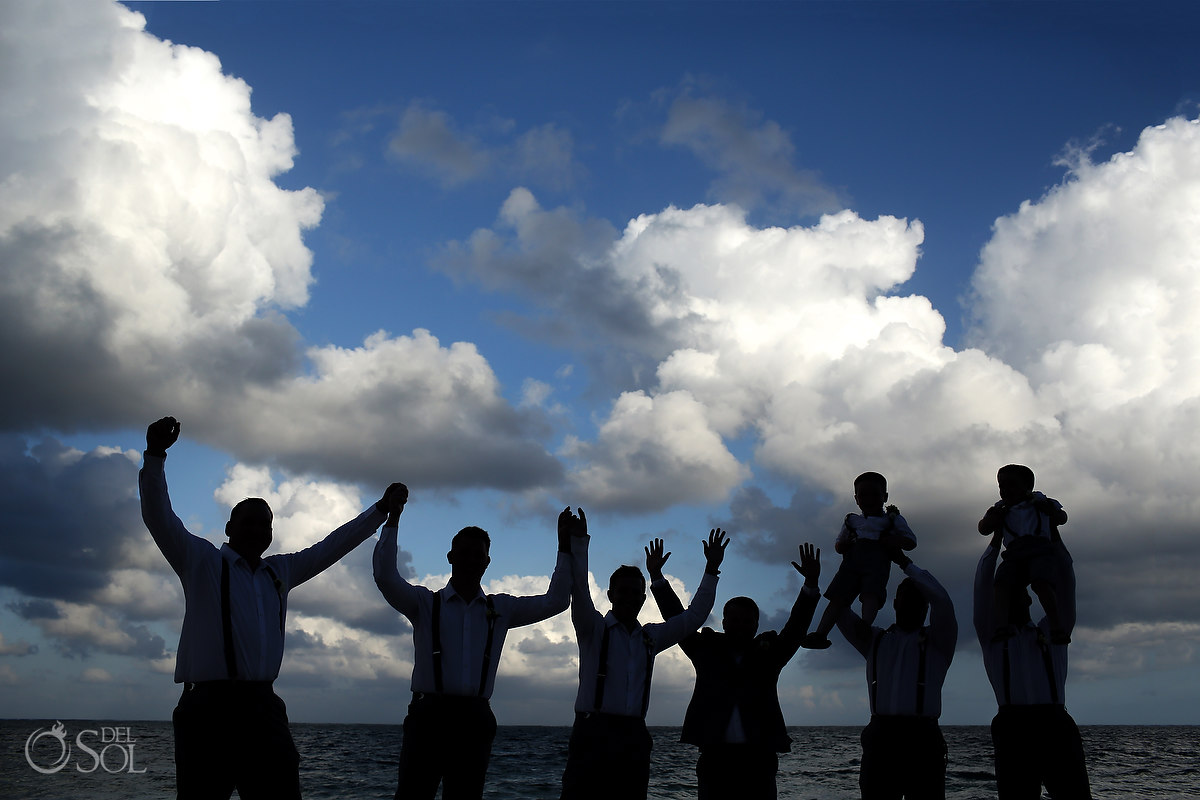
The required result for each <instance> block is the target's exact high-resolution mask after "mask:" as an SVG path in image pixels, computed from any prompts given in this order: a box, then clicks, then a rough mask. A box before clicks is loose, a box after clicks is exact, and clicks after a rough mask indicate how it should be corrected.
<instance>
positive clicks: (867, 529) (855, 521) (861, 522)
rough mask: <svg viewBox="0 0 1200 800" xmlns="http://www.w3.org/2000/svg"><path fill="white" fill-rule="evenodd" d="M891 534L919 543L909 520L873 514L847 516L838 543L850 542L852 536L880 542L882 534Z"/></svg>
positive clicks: (839, 532) (902, 517) (898, 516)
mask: <svg viewBox="0 0 1200 800" xmlns="http://www.w3.org/2000/svg"><path fill="white" fill-rule="evenodd" d="M885 532H891V533H895V534H898V535H900V536H902V537H903V538H905V539H907V540H908V541H910V542H912V543H913V544H914V545H915V544H916V543H917V536H916V534H915V533H913V530H912V528H910V527H909V526H908V520H906V519H905V518H904V516H903V515H902V514H897V515H896V516H895V518H892V517H891V516H889V515H888V514H883V515H882V516H879V515H875V514H872V515H870V516H866V515H865V514H847V515H846V519H845V521H844V522H842V529H841V530H840V531H838V535H837V542H839V543H843V542H847V541H849V540H850V537H851V535H853V536H855V537H857V538H859V539H871V540H874V541H879V535H880V534H881V533H885Z"/></svg>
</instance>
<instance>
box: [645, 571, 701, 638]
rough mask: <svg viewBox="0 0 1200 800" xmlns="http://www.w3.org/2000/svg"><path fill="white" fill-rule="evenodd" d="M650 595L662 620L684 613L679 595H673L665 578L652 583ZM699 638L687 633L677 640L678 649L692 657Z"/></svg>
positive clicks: (673, 591)
mask: <svg viewBox="0 0 1200 800" xmlns="http://www.w3.org/2000/svg"><path fill="white" fill-rule="evenodd" d="M650 593H651V594H652V595H654V602H655V604H657V605H658V611H659V613H660V614H662V616H663V619H664V620H667V619H671V618H672V617H677V616H679V615H680V614H682V613H683V612H684V608H683V601H681V600H680V599H679V595H677V594H675V587H673V586H671V582H670V581H668V580H667V579H666V578H662V579H660V580H656V581H652V582H651V583H650ZM699 636H700V634H698V633H689V634H688V635H687V636H685V637H683V638H682V639H680V640H679V647H680V648H681V649H682V650H683V652H684V653H685V654H686V655H687V656H688V658H691V657H692V656H693V655H694V653H695V651H696V647H697V645H698V643H699V642H698V640H699Z"/></svg>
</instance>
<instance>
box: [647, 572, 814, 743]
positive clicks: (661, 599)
mask: <svg viewBox="0 0 1200 800" xmlns="http://www.w3.org/2000/svg"><path fill="white" fill-rule="evenodd" d="M652 592H653V594H654V600H655V602H656V603H658V607H659V610H660V611H662V615H663V617H664V618H669V617H673V616H675V615H676V614H681V613H683V604H682V603H681V602H680V601H679V598H678V597H677V596H676V595H675V592H674V590H673V589H671V587H670V585H669V584H666V583H662V584H659V585H658V586H653V587H652ZM819 599H820V593H819V592H815V591H814V592H811V593H807V592H803V591H802V592H801V593H800V595H799V596H798V597H797V598H796V602H795V604H793V605H792V613H791V615H790V616H789V617H788V621H787V624H786V625H784V626H783V631H781V632H780V633H776V632H775V631H766V632H764V633H760V634H759V635H758V636H756V637H754V640H753V642H752V643H751V645H750V647H749V648H747V649H746V650H745V651H744V652H743V653H742V661H741V663H740V664H739V663H738V662H737V660H736V658H735V655H736V654H735V653H734V649H733V647H732V646H730V642H729V637H728V636H727V635H726V634H724V633H718V632H717V631H714V630H713V629H712V628H704V629H703V630H701V631H699V632H697V633H693V634H691V635H690V636H688V637H687V638H686V639H684V640H683V641H682V642H680V643H679V646H680V647H682V648H683V652H684V653H686V654H687V657H688V658H690V659H691V660H692V665H693V666H695V668H696V688H695V689H694V690H693V691H692V700H691V702H690V703H688V709H687V714H686V715H685V716H684V720H683V735H682V736H681V737H680V741H682V742H686V743H687V744H694V745H697V746H699V747H706V746H708V745H714V744H722V743H723V742H724V738H725V730H726V729H727V728H728V727H729V718H730V717H731V716H732V715H733V709H734V706H735V705H736V706H737V708H738V711H739V713H740V715H741V720H742V729H743V730H744V731H745V733H746V742H747V743H748V744H751V745H757V746H762V747H769V748H771V749H772V750H773V751H774V752H777V753H786V752H789V751H790V750H791V749H792V740H791V738H790V737H789V736H788V735H787V729H786V727H785V725H784V721H783V711H782V710H780V708H779V693H778V683H779V673H780V672H781V671H782V670H783V668H784V666H786V665H787V663H788V661H790V660H791V658H792V656H793V655H795V654H796V650H797V649H798V648H799V647H800V640H801V639H803V638H804V634H805V632H806V631H807V630H808V626H809V623H811V622H812V617H813V612H814V611H815V610H816V607H817V601H818V600H819Z"/></svg>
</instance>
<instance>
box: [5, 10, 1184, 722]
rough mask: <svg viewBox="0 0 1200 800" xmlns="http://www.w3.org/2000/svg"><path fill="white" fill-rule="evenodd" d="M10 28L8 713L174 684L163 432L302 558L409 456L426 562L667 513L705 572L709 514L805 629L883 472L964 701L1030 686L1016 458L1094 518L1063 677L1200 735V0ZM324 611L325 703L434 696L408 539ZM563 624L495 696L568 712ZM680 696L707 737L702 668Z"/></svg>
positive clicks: (324, 585)
mask: <svg viewBox="0 0 1200 800" xmlns="http://www.w3.org/2000/svg"><path fill="white" fill-rule="evenodd" d="M2 13H3V15H4V22H3V24H2V26H0V31H2V32H3V33H2V35H3V37H4V40H3V41H4V46H3V49H2V50H0V52H2V53H3V56H2V57H3V68H2V69H0V86H3V90H4V95H5V97H6V102H5V104H4V108H3V109H0V164H2V165H3V170H2V173H0V174H2V177H0V199H2V202H0V209H2V210H0V269H2V270H3V271H4V280H3V282H0V285H3V287H4V289H3V290H2V291H0V302H2V303H3V308H0V319H2V320H3V322H2V323H0V325H2V327H0V330H2V331H3V333H2V335H3V337H4V341H5V347H4V353H5V356H4V364H5V369H6V372H7V374H9V375H10V376H11V377H10V380H9V382H8V384H9V387H10V388H9V390H8V392H7V393H6V397H5V398H4V401H3V402H0V421H2V422H3V425H4V434H3V437H4V438H3V441H4V445H5V446H4V451H3V452H4V457H3V459H2V461H0V469H2V470H3V471H4V472H5V474H6V477H7V478H8V480H6V481H3V482H2V483H3V485H4V486H5V487H6V489H5V490H4V496H3V501H2V502H0V515H3V518H4V521H3V525H0V536H2V537H3V541H4V545H3V548H2V549H0V553H2V555H0V601H2V602H0V635H2V637H3V638H2V640H0V698H3V701H4V707H5V708H6V709H7V713H8V714H9V715H10V716H17V717H26V716H28V717H39V718H43V717H63V718H67V717H71V718H85V719H86V718H125V719H136V718H166V716H167V715H168V714H169V713H170V710H171V708H172V707H173V703H174V696H175V693H176V689H175V687H174V685H173V684H172V683H171V677H170V675H171V671H172V668H173V657H174V648H175V645H176V642H177V637H178V626H179V619H180V615H181V612H182V595H181V592H180V589H179V586H178V581H177V579H176V578H175V576H174V575H173V574H172V573H171V572H170V570H169V568H168V567H167V565H166V563H165V561H164V560H163V559H162V557H161V555H160V554H159V553H158V552H157V551H156V550H155V548H154V546H153V543H152V542H151V540H150V538H149V536H148V534H146V532H145V530H144V528H143V527H142V526H141V522H140V518H139V516H138V511H137V494H136V470H137V464H138V460H139V457H140V448H141V447H142V446H143V442H144V438H143V432H144V428H145V424H146V423H147V422H149V421H150V420H152V419H156V418H158V417H159V416H162V415H164V414H168V413H170V414H174V415H175V416H177V417H179V418H180V419H181V420H182V422H183V433H184V439H183V440H182V441H181V442H180V443H179V444H178V445H177V446H176V447H175V448H173V449H172V451H171V456H170V458H169V460H168V476H169V479H170V481H171V486H172V495H173V498H174V500H175V505H176V508H177V510H178V511H179V513H180V515H181V516H182V517H183V518H184V519H185V521H187V522H188V524H189V525H190V526H191V527H192V529H193V531H195V532H196V533H197V534H201V535H207V536H210V537H211V538H212V539H213V540H214V541H218V542H219V541H220V532H221V529H222V526H223V522H224V520H225V518H226V516H227V514H228V508H229V507H230V505H232V503H233V502H236V501H237V500H239V499H241V498H242V497H244V496H247V495H261V496H264V497H266V498H267V499H268V501H269V502H271V504H272V506H273V508H274V509H275V511H276V520H277V522H276V531H277V541H278V545H279V547H280V548H282V549H293V548H298V547H302V546H304V545H305V544H306V543H308V542H311V541H313V540H315V539H317V538H318V537H320V536H321V535H323V533H325V532H326V531H328V530H329V529H331V528H332V527H334V526H336V525H337V524H339V523H340V522H342V521H344V520H345V519H347V518H349V517H351V516H353V515H354V514H355V513H356V512H357V510H358V509H360V508H362V507H364V506H365V505H366V504H367V503H368V502H371V501H372V500H373V499H375V498H376V497H378V495H379V493H380V492H381V491H382V488H383V487H384V486H385V485H386V484H387V483H388V482H390V481H392V480H402V481H404V482H406V483H408V484H409V486H410V487H411V489H412V498H413V500H412V502H411V504H410V506H409V508H408V510H407V511H406V512H405V515H404V518H403V520H402V528H401V548H402V551H403V553H402V558H404V559H406V561H405V563H404V564H402V569H403V570H405V574H406V575H407V576H409V577H410V578H412V579H414V580H418V581H422V582H427V583H430V584H440V582H441V581H443V580H444V578H445V575H446V572H447V567H446V564H445V558H444V554H445V551H446V549H447V548H448V545H449V539H450V536H451V535H452V533H453V532H454V531H455V530H457V529H458V528H460V527H462V526H464V525H468V524H477V525H481V526H483V527H485V528H487V529H488V530H489V531H491V533H492V536H493V539H494V546H493V553H492V556H493V563H492V567H491V570H490V573H489V575H490V576H491V578H492V580H493V583H492V584H491V586H490V588H491V590H493V591H520V592H539V591H542V589H543V587H544V586H545V584H546V581H547V576H548V574H549V571H550V569H551V568H552V565H553V557H554V554H553V550H554V535H553V524H554V518H555V515H556V513H557V511H558V510H560V509H561V508H562V507H563V506H564V505H567V504H568V503H569V504H571V505H572V506H580V505H581V506H583V507H584V508H585V509H587V511H588V516H589V520H590V521H591V525H592V532H593V535H594V541H593V546H592V564H593V574H594V575H596V576H599V577H600V581H601V582H604V581H605V580H606V576H607V575H608V573H609V572H611V570H612V569H613V568H615V566H617V565H618V564H619V563H639V562H640V560H641V554H642V547H643V546H644V545H645V543H646V542H647V541H648V540H649V539H650V537H654V536H663V537H664V538H666V540H667V544H668V548H669V549H670V550H672V552H673V553H674V555H673V557H672V559H671V561H670V563H669V564H668V570H667V572H668V573H669V574H670V575H671V576H672V577H673V578H675V579H677V580H678V581H679V582H680V583H679V586H680V587H681V588H684V589H692V588H694V587H695V584H696V582H697V580H698V579H699V575H700V572H701V570H702V559H701V555H700V540H701V539H702V537H703V536H704V535H705V534H706V533H707V531H708V529H709V528H710V527H712V526H714V525H720V526H723V527H725V528H727V529H728V530H729V531H730V535H731V538H732V544H731V546H730V550H729V554H728V558H727V562H726V567H725V569H724V570H723V576H722V583H721V587H720V590H719V593H718V603H723V602H724V600H726V599H728V598H729V597H731V596H733V595H735V594H748V595H751V596H753V597H754V598H756V599H757V600H758V601H759V604H760V605H761V606H762V608H763V611H764V614H765V615H766V620H765V622H766V623H767V624H770V625H775V626H777V625H779V624H780V623H781V622H782V619H781V615H782V614H783V613H784V611H785V609H786V608H787V607H789V606H790V603H791V598H792V596H793V595H794V592H795V591H796V590H797V589H798V582H797V580H796V576H795V575H794V573H793V571H792V569H791V567H790V566H789V564H788V562H789V561H790V560H791V559H792V558H794V557H795V554H796V547H797V545H798V544H799V543H800V542H802V541H813V542H814V543H816V544H818V545H819V546H821V547H822V548H823V550H824V552H825V554H826V556H825V579H826V580H827V579H828V577H829V576H831V575H832V574H833V571H834V568H835V567H836V561H835V559H834V558H831V556H832V542H833V538H834V536H835V534H836V532H837V527H838V522H839V521H840V519H841V517H842V516H843V515H844V514H845V513H846V512H847V511H850V510H852V509H853V505H852V496H851V495H852V490H851V481H852V479H853V477H854V475H856V474H858V473H859V472H862V471H864V470H867V469H876V470H879V471H882V472H884V473H885V474H886V475H887V476H888V477H889V479H890V481H891V492H892V496H891V500H892V501H893V502H895V503H897V504H898V505H899V506H900V507H901V509H902V510H903V511H904V513H905V515H906V517H907V518H908V519H909V521H910V523H911V524H912V526H913V528H914V530H915V531H916V534H917V537H918V548H917V550H916V551H915V552H914V557H915V559H916V560H917V562H918V563H919V564H921V565H923V566H926V567H928V568H929V569H931V570H932V571H933V572H934V573H935V574H936V575H937V576H938V577H939V578H940V579H941V580H942V581H943V583H944V584H945V585H946V586H947V588H948V589H949V590H950V591H951V594H952V596H953V597H954V599H955V602H956V607H957V612H958V618H959V621H960V625H961V628H960V636H959V650H958V654H957V656H956V658H955V662H954V665H953V667H952V669H951V672H950V677H949V680H948V684H947V688H946V699H945V701H944V704H943V706H944V709H945V711H944V717H943V719H944V720H945V721H947V722H950V723H968V724H972V723H983V722H986V721H987V720H989V719H990V717H991V714H992V713H993V711H994V700H993V697H992V694H991V691H990V689H989V687H988V686H987V683H986V678H985V676H984V672H983V669H982V664H981V662H980V660H979V651H978V646H977V645H976V644H975V642H974V634H973V631H972V630H971V628H970V606H971V599H970V595H969V590H970V585H971V580H972V577H973V570H974V566H975V563H976V560H977V558H978V556H979V554H980V552H981V550H982V547H983V544H984V542H983V540H982V539H981V538H980V537H979V536H978V535H977V534H976V533H975V532H974V526H975V522H976V520H977V519H978V518H979V516H980V514H981V513H982V511H983V510H984V509H985V508H986V507H987V506H988V505H989V504H990V503H991V502H993V501H994V499H995V482H994V474H995V469H996V468H997V467H999V466H1000V465H1002V464H1004V463H1008V462H1014V461H1015V462H1021V463H1026V464H1029V465H1030V466H1031V467H1033V468H1034V470H1035V471H1036V472H1037V474H1038V476H1039V488H1041V489H1043V490H1044V491H1045V492H1047V493H1048V494H1050V495H1052V496H1055V497H1057V498H1058V499H1060V500H1061V501H1062V502H1063V504H1064V506H1066V508H1067V510H1068V512H1069V513H1070V514H1071V522H1070V523H1069V524H1068V526H1067V527H1066V528H1064V531H1063V533H1064V536H1065V537H1066V539H1067V542H1068V545H1069V546H1070V547H1071V549H1072V553H1073V555H1074V557H1075V559H1076V565H1077V572H1078V580H1079V601H1080V623H1079V624H1080V627H1079V629H1078V630H1077V631H1076V634H1075V644H1074V645H1073V646H1072V672H1071V679H1070V682H1069V685H1068V700H1069V707H1070V709H1071V710H1072V712H1073V713H1074V714H1075V716H1076V717H1077V719H1079V721H1080V722H1083V723H1195V722H1197V720H1196V718H1195V711H1194V709H1195V708H1196V707H1197V705H1196V700H1197V695H1196V690H1195V680H1194V678H1195V671H1196V660H1197V644H1198V643H1200V617H1197V612H1196V609H1197V608H1200V603H1198V602H1197V601H1198V600H1200V594H1198V591H1197V588H1196V586H1195V582H1194V580H1193V579H1192V574H1193V572H1194V571H1193V570H1192V568H1191V564H1192V563H1193V562H1194V560H1195V557H1196V556H1197V555H1198V554H1200V547H1198V545H1197V544H1196V542H1195V537H1194V533H1195V528H1196V526H1195V520H1196V518H1197V516H1200V501H1198V500H1197V499H1196V496H1195V493H1194V490H1193V487H1192V485H1191V484H1192V482H1193V481H1192V480H1190V478H1191V477H1192V476H1193V475H1195V474H1196V469H1197V467H1198V466H1200V455H1198V454H1197V453H1198V452H1200V451H1198V450H1197V448H1196V446H1195V445H1196V434H1195V431H1196V429H1197V422H1198V420H1197V411H1196V409H1197V408H1198V407H1200V378H1197V377H1196V376H1197V375H1200V370H1198V369H1197V367H1198V366H1200V365H1197V363H1196V361H1197V356H1196V353H1197V352H1200V341H1197V337H1198V334H1197V333H1196V330H1200V326H1197V325H1196V320H1195V319H1194V316H1195V313H1196V312H1195V311H1194V309H1195V308H1196V307H1197V304H1198V302H1200V272H1198V271H1197V265H1198V264H1200V239H1197V237H1196V235H1195V229H1196V225H1195V223H1196V220H1197V218H1200V131H1198V128H1200V123H1197V121H1196V120H1197V113H1198V103H1200V56H1197V55H1196V52H1195V51H1196V48H1195V47H1194V42H1195V40H1196V35H1197V33H1198V32H1200V12H1197V11H1196V10H1194V9H1193V8H1192V7H1191V6H1190V5H1188V4H1173V3H1148V4H1147V3H1102V4H1092V3H1081V4H1075V3H1070V4H1068V3H1002V4H987V3H953V4H952V3H917V4H909V3H886V4H874V3H765V2H764V3H750V4H746V3H742V4H727V3H697V4H692V3H644V4H642V3H486V4H483V3H481V4H472V3H455V4H433V3H429V4H424V3H422V4H410V3H382V2H373V3H332V2H306V3H299V4H291V3H288V4H284V3H258V2H244V3H133V4H129V5H128V6H120V5H115V4H107V3H100V2H88V3H71V4H70V13H67V12H66V11H64V10H63V9H58V8H56V6H55V4H54V3H42V4H37V5H36V6H32V7H29V8H25V7H21V6H19V5H13V4H10V5H7V6H5V7H4V10H3V12H2ZM894 582H895V581H894V579H893V583H894ZM597 593H598V600H600V599H601V597H600V593H599V591H598V590H597ZM292 610H293V613H292V615H291V619H290V620H289V645H288V654H287V656H286V658H285V661H284V667H283V673H282V675H281V678H280V687H281V689H280V691H281V693H282V694H283V695H284V696H285V697H286V698H287V700H288V702H289V706H290V708H291V709H292V716H293V718H294V719H296V720H298V721H353V722H398V721H399V720H400V719H401V717H402V712H403V708H404V705H405V702H406V700H405V697H406V693H407V691H408V676H409V673H410V671H411V635H410V633H409V631H408V629H407V627H406V624H404V623H402V622H401V621H400V620H399V619H397V618H396V615H395V614H394V612H392V611H391V610H390V609H388V608H387V606H386V605H385V604H384V602H383V601H382V598H381V597H380V596H379V595H378V593H377V591H376V590H375V588H374V585H373V583H372V580H371V576H370V544H369V543H368V544H365V545H364V546H363V547H361V548H360V550H359V551H357V552H355V553H354V554H352V555H351V556H350V557H349V558H348V559H347V560H346V561H345V562H344V563H343V564H341V565H339V566H338V567H336V568H335V569H334V570H332V571H331V572H330V573H328V574H327V575H325V576H322V577H321V578H320V579H318V580H316V581H314V582H313V583H312V584H311V585H307V586H305V587H302V588H300V589H298V590H297V591H296V593H295V594H294V595H293V599H292ZM889 613H890V612H887V611H885V612H884V614H883V615H881V618H882V619H885V620H886V619H887V618H888V614H889ZM654 617H655V612H654V611H653V609H650V608H648V609H647V610H646V612H644V614H643V618H644V619H646V620H649V619H653V618H654ZM713 622H714V624H715V619H714V621H713ZM574 653H575V649H574V641H573V635H572V632H571V629H570V623H569V619H568V617H567V616H566V615H563V616H561V617H559V618H556V619H555V620H552V621H550V622H548V623H546V624H545V625H543V626H539V627H538V628H535V629H530V630H527V631H521V632H514V635H513V637H512V638H511V639H510V643H509V645H508V648H507V649H506V654H505V657H504V660H503V661H502V664H501V673H500V680H499V681H498V684H497V691H496V697H495V705H496V708H497V713H498V715H499V717H500V721H501V722H502V723H527V722H532V723H545V724H569V720H570V714H571V703H572V699H573V696H574V688H575V671H574V669H575V667H574V664H573V661H572V659H573V657H574ZM655 680H656V689H655V695H654V701H653V703H652V707H651V712H650V719H651V721H652V722H655V723H659V724H676V723H678V721H679V720H680V719H682V709H683V707H684V705H685V704H686V701H687V697H688V695H689V693H690V687H691V672H690V666H689V665H688V664H687V663H686V660H684V659H683V658H682V656H681V655H679V654H678V653H677V652H673V653H672V654H671V655H669V656H664V658H663V661H662V662H661V664H660V667H659V668H658V669H656V679H655ZM863 683H864V682H863V675H862V665H861V660H860V659H859V657H858V656H857V654H855V653H854V652H853V651H852V650H851V649H850V648H849V647H848V646H846V645H845V644H844V643H842V642H838V643H837V644H836V646H835V647H834V648H833V649H832V650H830V651H826V652H821V653H801V654H800V655H799V656H797V658H796V660H795V662H794V663H793V665H792V666H790V667H789V668H788V669H787V670H786V671H785V673H784V677H783V680H782V681H781V693H782V696H783V699H784V709H785V713H786V715H787V719H788V721H789V722H790V723H792V724H859V723H861V722H863V721H864V720H865V719H866V716H867V712H866V706H865V703H866V692H865V687H864V685H863Z"/></svg>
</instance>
